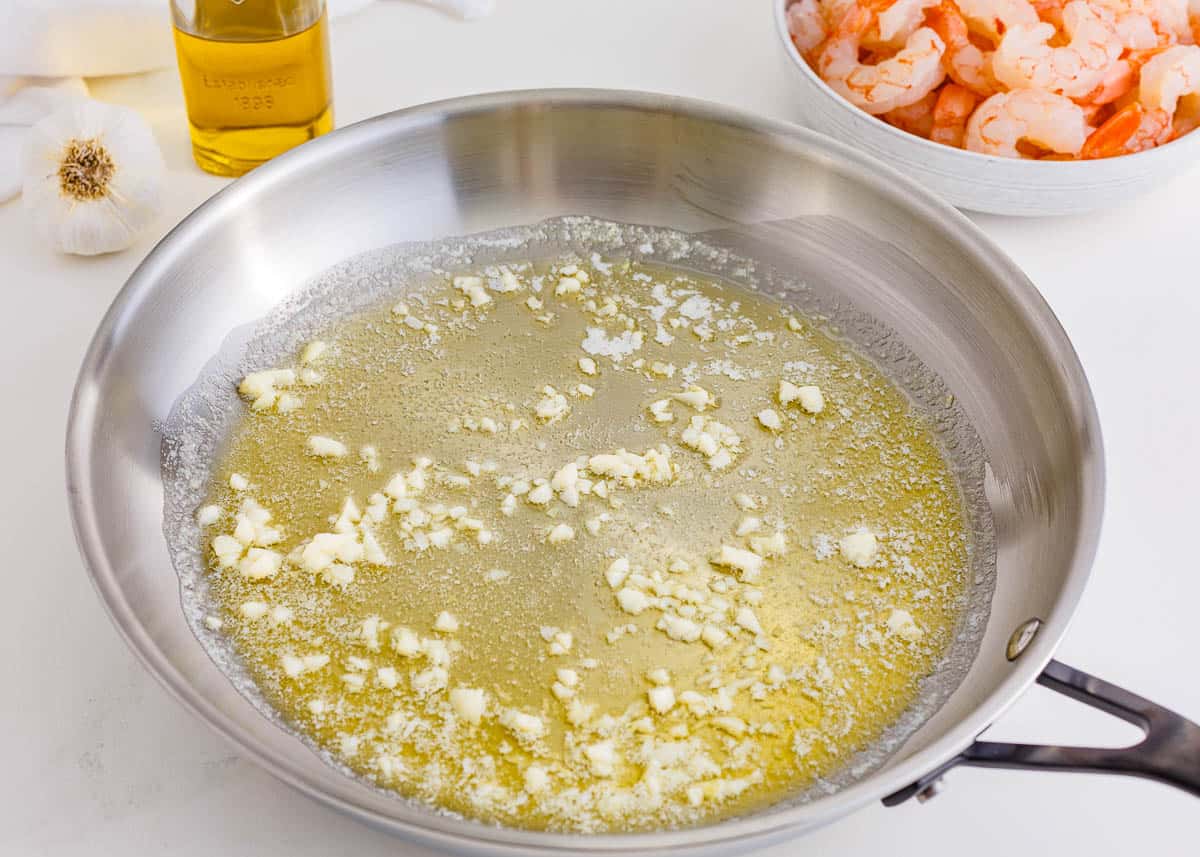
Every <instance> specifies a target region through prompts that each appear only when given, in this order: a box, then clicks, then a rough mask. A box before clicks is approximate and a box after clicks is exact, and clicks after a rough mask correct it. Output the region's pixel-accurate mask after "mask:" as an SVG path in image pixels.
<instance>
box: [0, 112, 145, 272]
mask: <svg viewBox="0 0 1200 857" xmlns="http://www.w3.org/2000/svg"><path fill="white" fill-rule="evenodd" d="M24 171H25V178H24V182H23V186H22V196H23V201H24V205H25V210H26V211H27V212H28V213H29V215H30V218H31V220H32V221H33V225H34V228H35V229H36V230H37V231H38V232H39V233H40V234H41V235H42V236H43V237H44V238H45V239H46V240H47V241H48V242H49V243H50V245H51V246H52V247H54V248H55V249H57V250H60V251H62V252H65V253H78V254H81V255H85V256H86V255H94V254H97V253H111V252H113V251H115V250H124V249H125V248H126V247H128V246H129V245H131V244H132V243H133V242H134V241H135V240H136V239H137V236H138V235H139V234H140V233H141V231H142V230H143V229H144V228H145V227H146V226H147V225H149V223H150V222H151V221H152V220H153V219H154V218H155V216H157V214H158V212H159V209H160V207H161V203H162V187H163V182H164V179H165V176H166V166H165V164H164V163H163V158H162V153H161V152H160V151H159V149H158V144H157V143H156V142H155V140H154V135H153V133H151V131H150V128H149V126H147V125H146V123H145V121H144V120H143V119H142V118H141V116H139V115H138V114H137V113H136V112H135V111H133V110H130V109H128V108H125V107H117V106H115V105H110V104H103V103H101V102H99V101H90V100H89V101H81V102H78V103H76V104H72V105H70V106H67V107H64V108H63V109H61V110H58V111H56V112H55V113H53V114H51V115H50V116H47V117H46V118H45V119H43V120H41V121H40V122H38V123H37V124H36V125H34V126H33V127H32V128H31V129H30V131H29V136H28V138H27V140H26V144H25V161H24Z"/></svg>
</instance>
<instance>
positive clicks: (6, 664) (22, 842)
mask: <svg viewBox="0 0 1200 857" xmlns="http://www.w3.org/2000/svg"><path fill="white" fill-rule="evenodd" d="M498 5H499V9H498V10H497V12H496V13H495V14H494V15H493V16H492V17H491V18H488V19H485V20H483V21H478V22H473V23H469V24H464V23H460V22H457V21H454V20H452V19H449V18H446V17H443V16H441V15H439V14H438V13H436V12H434V11H432V10H430V9H428V8H425V7H422V6H420V5H417V4H410V3H393V2H385V3H378V4H376V5H374V6H372V7H370V8H368V9H366V10H365V11H363V12H360V13H358V14H356V15H353V16H351V17H349V18H344V19H340V20H337V21H335V22H334V25H333V30H332V32H333V52H334V74H335V81H336V106H337V114H338V119H339V122H340V124H343V125H344V124H347V123H349V122H353V121H356V120H358V119H362V118H365V117H367V116H371V115H374V114H378V113H382V112H385V111H388V110H392V109H395V108H399V107H405V106H408V105H411V104H416V103H419V102H423V101H428V100H432V99H439V98H446V97H450V96H455V95H462V94H467V93H473V92H480V91H487V90H497V89H515V88H533V87H546V86H597V87H614V88H631V89H644V90H656V91H661V92H668V93H677V94H683V95H690V96H696V97H700V98H705V99H709V100H713V101H718V102H724V103H727V104H732V105H737V106H739V107H742V108H745V109H749V110H753V111H757V112H759V113H763V114H766V115H769V116H773V117H776V118H780V119H790V120H795V119H798V118H799V117H798V116H797V115H796V111H795V108H794V107H793V102H792V100H791V98H790V97H789V84H790V80H789V78H788V77H787V76H786V75H785V73H784V67H783V65H782V63H781V62H780V61H779V56H778V50H779V48H778V45H777V44H776V41H775V38H776V37H775V34H774V32H773V27H772V25H771V22H770V18H769V15H768V12H767V9H766V4H765V3H764V2H763V0H759V2H757V3H737V2H730V0H691V2H686V3H684V2H678V0H677V2H673V3H672V2H665V0H608V2H602V3H601V2H591V3H582V2H550V0H540V2H539V0H498ZM93 92H94V94H95V95H97V97H100V98H103V99H105V100H110V101H117V102H121V103H125V104H129V105H131V106H134V107H137V108H139V109H141V110H142V111H143V112H144V113H145V115H146V116H147V117H148V118H149V119H150V120H151V121H152V123H153V125H154V128H155V131H156V133H157V134H158V137H159V140H160V142H161V144H162V147H163V150H164V154H165V156H166V159H167V163H168V166H169V168H170V171H171V173H170V182H169V199H168V203H167V210H166V215H165V216H164V217H163V219H162V221H161V222H160V223H159V224H158V225H157V226H156V228H155V229H154V230H152V234H149V235H146V236H145V237H144V239H143V240H142V241H141V242H140V243H139V244H138V245H137V246H135V247H134V248H132V249H131V250H128V251H126V252H124V253H119V254H116V255H113V256H108V257H103V258H98V259H80V258H65V257H61V256H55V255H52V254H51V253H50V252H49V251H48V250H46V249H44V248H43V247H42V245H41V244H39V242H38V241H37V240H36V238H35V237H34V236H33V234H32V232H31V230H30V228H29V225H28V224H27V222H26V220H25V218H24V215H23V212H22V209H21V206H20V202H19V201H16V202H12V203H9V204H7V205H3V206H0V289H2V290H3V298H4V301H5V305H6V307H7V309H6V311H5V328H6V330H5V333H4V335H3V337H0V365H3V366H5V367H6V371H4V373H3V374H2V375H0V377H2V378H3V380H2V381H0V390H2V391H3V400H4V401H7V402H8V403H9V404H8V406H7V407H6V408H5V415H4V418H3V420H2V421H0V450H3V452H4V458H5V464H4V470H3V473H4V485H3V487H2V488H0V522H2V523H0V557H4V560H5V562H4V567H3V572H2V574H0V577H2V579H3V585H2V587H0V598H2V602H3V605H4V608H5V609H4V613H5V618H4V620H3V621H0V653H2V654H0V688H3V703H0V727H2V728H0V735H2V736H3V737H2V738H0V742H2V746H3V759H4V763H5V769H6V770H5V771H4V775H3V776H0V854H4V855H9V854H11V855H35V854H53V855H75V854H78V855H88V857H96V855H108V854H114V855H115V854H121V855H125V854H171V855H198V857H199V855H204V857H209V856H210V855H214V854H232V855H239V854H262V855H285V854H286V855H288V857H301V855H310V854H311V855H326V854H330V853H339V854H342V853H344V854H354V855H356V857H371V855H385V854H386V855H417V854H423V853H426V852H422V851H420V850H419V849H415V848H411V847H409V846H406V845H404V844H402V843H398V842H397V841H395V840H392V839H389V838H388V837H386V836H384V835H382V834H380V833H377V832H375V831H372V830H369V829H367V828H365V827H362V826H359V825H358V824H356V823H354V822H352V821H349V820H348V819H345V818H342V817H340V816H338V815H336V814H334V813H333V812H331V811H329V810H326V809H324V808H322V807H320V806H318V805H316V804H314V803H311V802H309V801H308V800H307V799H306V798H304V797H302V796H300V795H299V794H298V793H296V792H293V791H292V790H291V789H289V788H287V787H286V786H284V785H282V784H280V783H278V782H276V781H275V780H274V779H272V778H271V777H270V776H268V775H267V774H266V773H264V772H263V771H261V770H259V769H258V768H257V767H255V766H254V765H253V764H251V763H249V762H246V761H243V760H241V759H239V758H238V757H237V755H236V754H235V753H234V752H233V751H232V750H231V749H230V748H229V747H228V746H226V745H225V744H224V743H223V742H222V741H221V740H220V739H219V738H217V736H216V735H214V734H212V733H210V732H209V730H208V729H207V728H206V727H205V726H203V725H202V724H201V723H200V722H198V721H197V720H195V719H194V718H192V717H191V716H190V715H188V714H187V713H185V712H184V710H183V709H182V708H180V707H179V706H178V705H177V704H176V703H175V702H174V701H173V700H171V699H170V698H169V697H168V696H167V694H166V693H165V692H164V691H163V690H162V689H161V688H160V687H159V686H158V685H157V684H156V683H155V681H154V680H153V679H151V678H150V676H149V675H148V674H147V673H146V672H145V671H144V670H143V669H142V667H141V666H140V664H138V663H137V661H135V659H134V657H133V655H132V654H131V653H130V652H129V651H127V650H126V648H125V646H124V644H123V643H122V642H121V641H120V639H119V638H118V636H117V633H116V632H115V631H114V630H113V628H112V627H111V625H110V624H109V621H108V619H107V617H106V616H105V614H104V612H103V611H102V609H101V607H100V604H99V602H98V600H97V599H96V597H95V595H94V594H93V592H92V588H91V586H90V584H89V583H88V581H87V578H86V575H85V573H84V571H83V568H82V564H81V561H80V559H79V556H78V554H77V553H76V550H75V543H74V539H73V537H72V534H71V527H70V522H69V520H68V516H67V507H66V501H65V494H64V488H63V465H62V446H63V434H64V425H65V421H66V415H67V403H68V399H69V396H70V392H71V386H72V383H73V381H74V377H75V372H76V370H77V368H78V365H79V361H80V360H81V358H82V356H83V352H84V349H85V347H86V345H87V342H88V340H89V338H90V337H91V334H92V331H93V329H94V328H95V326H96V324H97V323H98V321H99V319H100V316H101V314H102V313H103V312H104V310H105V308H106V307H107V305H108V303H109V301H110V300H111V299H112V297H113V296H114V295H115V294H116V292H117V290H118V289H119V288H120V287H121V285H122V283H123V282H124V281H125V278H126V277H127V276H128V274H129V273H130V271H132V269H133V268H134V266H135V265H136V264H137V263H138V261H139V260H140V259H141V258H142V256H143V255H144V254H145V253H146V252H147V251H148V250H149V249H150V247H151V246H152V245H153V243H154V242H155V241H156V240H157V239H158V238H159V237H160V236H161V235H162V233H164V232H165V231H166V230H167V229H168V228H169V227H171V226H172V225H174V224H175V223H176V222H177V221H178V220H179V219H180V218H182V217H183V216H184V215H185V214H186V213H187V212H188V211H190V210H191V209H192V208H194V207H195V206H196V205H198V204H199V203H200V202H202V201H203V200H204V199H205V198H206V197H207V196H208V195H209V194H211V193H213V192H214V191H216V190H217V189H219V188H220V187H222V186H223V185H224V181H222V180H220V179H216V178H213V177H211V176H207V175H204V174H202V173H201V172H200V171H199V170H198V169H197V168H196V167H194V166H193V164H192V162H191V158H190V152H189V149H188V145H187V136H186V126H185V123H184V113H183V105H182V99H181V96H180V94H179V90H178V81H177V79H176V76H175V74H174V72H173V71H165V72H161V73H157V74H151V75H145V76H141V77H136V78H127V79H110V80H105V81H99V82H96V83H95V84H94V85H93ZM976 220H977V222H978V223H980V225H982V226H983V228H984V229H985V230H986V231H987V232H988V233H989V234H990V235H991V236H992V237H993V238H994V239H995V240H996V241H997V242H998V243H999V244H1000V245H1001V246H1002V247H1003V248H1004V249H1005V250H1006V251H1007V252H1008V253H1009V254H1011V255H1012V257H1013V258H1014V259H1015V260H1016V262H1017V263H1018V264H1019V265H1020V266H1022V267H1023V268H1024V270H1025V271H1026V272H1027V273H1028V274H1029V276H1030V277H1031V278H1032V279H1033V281H1034V282H1035V283H1036V284H1037V285H1038V287H1039V288H1040V289H1041V290H1042V292H1043V294H1045V296H1046V298H1047V299H1048V300H1049V302H1050V304H1051V306H1053V308H1054V310H1055V311H1056V312H1057V313H1058V315H1059V318H1060V319H1061V320H1062V323H1063V325H1064V326H1065V327H1066V329H1067V331H1068V333H1069V334H1070V335H1071V338H1072V339H1073V340H1074V342H1075V346H1076V348H1077V349H1078V350H1079V353H1080V355H1081V357H1082V360H1083V364H1084V366H1085V367H1086V369H1087V371H1088V374H1089V376H1090V378H1091V381H1092V385H1093V389H1094V391H1095V395H1096V399H1097V401H1098V404H1099V408H1100V415H1101V420H1102V424H1103V429H1104V438H1105V444H1106V447H1107V457H1108V473H1109V482H1108V485H1109V487H1108V509H1107V516H1106V517H1107V520H1106V523H1105V528H1104V534H1103V537H1102V540H1101V543H1100V552H1099V557H1098V559H1097V561H1096V574H1095V577H1094V578H1093V580H1092V583H1091V585H1090V586H1089V588H1088V592H1087V595H1086V597H1085V599H1084V601H1083V605H1082V606H1081V608H1080V610H1079V613H1078V617H1077V619H1076V621H1075V624H1074V626H1073V628H1072V630H1071V632H1070V634H1069V635H1068V637H1067V639H1066V641H1065V642H1064V644H1063V646H1062V648H1061V650H1060V653H1059V657H1060V659H1061V660H1064V661H1065V662H1067V663H1069V664H1071V665H1074V666H1077V667H1079V668H1081V669H1085V670H1088V671H1089V672H1093V673H1095V674H1097V675H1100V676H1102V677H1104V678H1106V679H1108V680H1110V681H1112V682H1115V683H1117V684H1120V685H1123V686H1126V687H1128V688H1129V689H1131V690H1134V691H1136V692H1139V693H1141V694H1143V695H1145V696H1148V697H1150V698H1151V699H1154V700H1155V701H1157V702H1160V703H1162V704H1164V705H1167V706H1168V707H1171V708H1173V709H1175V710H1178V711H1180V712H1182V713H1185V714H1189V715H1190V716H1191V717H1192V718H1194V719H1200V681H1197V679H1196V676H1197V670H1196V654H1197V652H1200V621H1197V605H1198V604H1200V561H1198V560H1197V551H1196V550H1195V548H1194V547H1193V545H1194V544H1195V541H1196V534H1197V525H1198V524H1200V521H1198V520H1197V515H1196V510H1197V509H1198V508H1200V504H1198V503H1197V499H1196V497H1197V489H1198V486H1200V451H1198V450H1200V431H1198V429H1197V426H1200V395H1198V393H1197V372H1196V369H1197V368H1198V367H1200V360H1198V359H1197V358H1196V356H1195V354H1196V340H1197V338H1198V336H1200V324H1198V323H1200V278H1198V276H1197V273H1196V272H1197V263H1196V259H1197V245H1198V244H1200V165H1197V167H1195V168H1193V169H1192V170H1190V171H1189V172H1188V173H1187V174H1185V175H1180V176H1178V177H1177V178H1176V179H1175V180H1174V181H1173V182H1171V184H1169V185H1168V186H1167V187H1164V188H1162V189H1161V190H1159V191H1158V192H1156V193H1154V194H1152V195H1150V196H1146V197H1143V198H1139V199H1133V200H1130V201H1129V202H1128V204H1126V205H1125V206H1123V207H1122V209H1121V210H1119V211H1111V212H1106V213H1103V214H1096V215H1090V216H1083V217H1072V218H1065V219H1055V220H1010V219H1003V218H998V217H977V218H976ZM1135 734H1136V733H1135V732H1134V730H1132V729H1131V728H1130V727H1125V726H1122V725H1119V724H1117V723H1116V722H1115V721H1112V720H1111V719H1110V718H1107V717H1105V716H1103V715H1100V714H1097V713H1095V712H1093V711H1090V710H1088V709H1086V708H1084V707H1083V706H1081V705H1078V704H1075V703H1072V702H1069V701H1066V700H1064V699H1061V698H1058V697H1056V696H1055V695H1053V694H1051V693H1049V692H1048V691H1044V690H1040V689H1038V690H1035V691H1032V692H1030V693H1029V694H1027V696H1026V697H1025V698H1023V699H1022V700H1021V701H1020V702H1019V703H1018V705H1017V706H1016V707H1015V708H1014V710H1013V711H1012V712H1011V713H1010V714H1009V715H1008V716H1007V717H1005V718H1004V720H1003V721H1002V722H1001V723H1000V724H999V725H998V726H997V727H996V728H994V729H993V730H991V732H990V733H989V737H993V738H999V739H1017V740H1028V741H1043V742H1045V741H1058V742H1062V743H1068V742H1070V743H1084V742H1089V741H1111V742H1113V743H1116V742H1120V741H1122V740H1125V739H1127V738H1129V737H1131V736H1133V735H1135ZM948 780H949V781H948V786H949V787H948V789H947V790H946V792H945V793H943V794H942V795H941V796H939V797H938V798H937V799H936V800H934V801H932V802H930V803H927V804H925V805H917V804H916V803H915V802H912V803H910V804H908V805H905V806H903V807H901V808H898V809H891V810H886V809H884V808H883V807H881V806H875V807H871V808H868V809H866V810H865V811H862V812H859V813H858V814H856V815H854V816H852V817H850V818H848V819H846V820H844V821H842V822H841V823H839V824H837V825H834V826H833V827H829V828H826V829H824V830H821V831H819V832H817V833H816V834H815V835H813V836H811V837H810V838H809V839H808V840H807V841H806V842H804V843H803V844H802V845H801V846H797V847H787V846H782V847H777V848H775V849H773V850H772V851H769V852H763V853H770V854H773V855H784V854H793V853H796V852H797V851H798V849H799V848H800V847H803V848H806V849H807V848H811V849H813V851H812V853H821V854H826V853H837V852H849V853H870V854H881V853H885V852H887V853H897V854H907V853H915V852H916V851H917V850H918V849H921V851H922V852H923V853H926V854H959V853H963V852H964V851H965V852H966V853H969V854H971V855H972V857H986V855H997V857H1013V855H1014V854H1018V853H1026V854H1050V853H1063V852H1069V853H1087V854H1089V855H1090V857H1098V855H1110V854H1111V855H1126V854H1130V853H1134V852H1135V850H1136V851H1142V850H1144V852H1145V853H1148V854H1154V855H1173V854H1179V855H1183V854H1189V855H1194V854H1195V853H1196V848H1197V846H1196V836H1197V830H1196V822H1197V820H1198V819H1200V803H1197V801H1196V799H1195V798H1192V797H1188V796H1186V795H1184V794H1183V793H1181V792H1176V791H1172V790H1170V789H1168V788H1166V787H1164V786H1160V785H1157V784H1153V783H1149V782H1144V781H1137V780H1131V779H1123V778H1116V777H1103V776H1088V775H1074V774H1031V773H1023V772H1009V771H979V770H960V771H956V772H954V773H952V774H951V775H950V776H949V778H948Z"/></svg>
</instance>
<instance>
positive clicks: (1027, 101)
mask: <svg viewBox="0 0 1200 857" xmlns="http://www.w3.org/2000/svg"><path fill="white" fill-rule="evenodd" d="M1091 130H1092V129H1091V128H1090V127H1089V126H1088V124H1087V119H1086V118H1085V117H1084V111H1083V108H1082V107H1080V106H1079V105H1078V104H1076V103H1075V102H1074V101H1071V99H1069V98H1066V97H1064V96H1061V95H1055V94H1053V93H1050V92H1042V91H1041V90H1038V89H1020V90H1017V91H1015V92H999V93H996V94H995V95H993V96H992V97H991V98H989V99H987V101H985V102H983V104H980V105H979V107H977V108H976V109H975V112H974V113H972V114H971V118H970V119H968V120H967V129H966V134H965V135H964V137H963V146H964V148H966V149H968V150H969V151H972V152H982V153H984V154H986V155H999V156H1000V157H1003V158H1020V157H1022V155H1021V152H1020V150H1019V149H1018V148H1017V144H1018V143H1020V142H1023V141H1024V142H1027V143H1032V144H1034V145H1037V146H1039V147H1041V148H1043V149H1049V150H1050V151H1052V152H1057V153H1059V154H1064V155H1078V154H1079V152H1080V150H1081V149H1083V144H1084V142H1085V141H1086V140H1087V137H1088V133H1089V132H1090V131H1091Z"/></svg>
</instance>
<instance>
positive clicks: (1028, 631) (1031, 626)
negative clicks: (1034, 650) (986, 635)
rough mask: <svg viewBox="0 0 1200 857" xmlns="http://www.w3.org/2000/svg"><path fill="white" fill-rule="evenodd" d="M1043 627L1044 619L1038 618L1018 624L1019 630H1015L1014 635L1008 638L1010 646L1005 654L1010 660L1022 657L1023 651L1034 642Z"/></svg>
mask: <svg viewBox="0 0 1200 857" xmlns="http://www.w3.org/2000/svg"><path fill="white" fill-rule="evenodd" d="M1041 627H1042V620H1041V619H1036V618H1035V619H1029V620H1027V621H1025V622H1022V623H1021V624H1020V625H1018V626H1017V630H1015V631H1013V632H1012V636H1011V637H1009V638H1008V648H1007V649H1005V654H1006V655H1007V656H1008V659H1009V660H1010V661H1015V660H1016V659H1017V658H1019V657H1021V653H1022V652H1023V651H1025V649H1027V648H1028V647H1029V644H1030V643H1032V642H1033V638H1034V637H1036V636H1037V632H1038V631H1039V630H1040V629H1041Z"/></svg>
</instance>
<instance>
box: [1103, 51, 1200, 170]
mask: <svg viewBox="0 0 1200 857" xmlns="http://www.w3.org/2000/svg"><path fill="white" fill-rule="evenodd" d="M1197 95H1200V47H1197V46H1196V45H1176V46H1174V47H1171V48H1167V49H1166V50H1163V51H1160V52H1158V53H1156V54H1155V55H1154V56H1153V57H1151V58H1150V59H1148V60H1146V63H1145V65H1143V66H1142V79H1141V83H1140V84H1139V85H1138V100H1137V101H1134V102H1131V103H1130V104H1127V105H1126V106H1125V107H1123V108H1122V109H1121V110H1118V111H1117V112H1116V113H1114V114H1113V115H1112V116H1111V117H1110V118H1109V119H1108V121H1107V122H1105V123H1104V124H1103V125H1101V126H1100V127H1099V128H1097V129H1096V130H1095V131H1094V132H1093V133H1092V134H1091V135H1090V136H1089V137H1088V139H1087V142H1086V143H1085V144H1084V147H1083V151H1082V155H1083V157H1085V158H1111V157H1114V156H1115V155H1129V154H1132V153H1134V152H1142V151H1145V150H1146V149H1152V148H1154V147H1155V146H1161V145H1163V144H1164V143H1169V142H1170V141H1171V140H1172V139H1173V138H1174V137H1175V135H1176V133H1178V131H1179V130H1180V129H1177V128H1176V127H1175V122H1174V120H1175V111H1176V109H1177V108H1178V106H1179V100H1180V99H1181V98H1184V97H1187V96H1197ZM1189 124H1190V123H1189ZM1184 130H1185V131H1186V130H1191V128H1186V129H1184Z"/></svg>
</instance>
